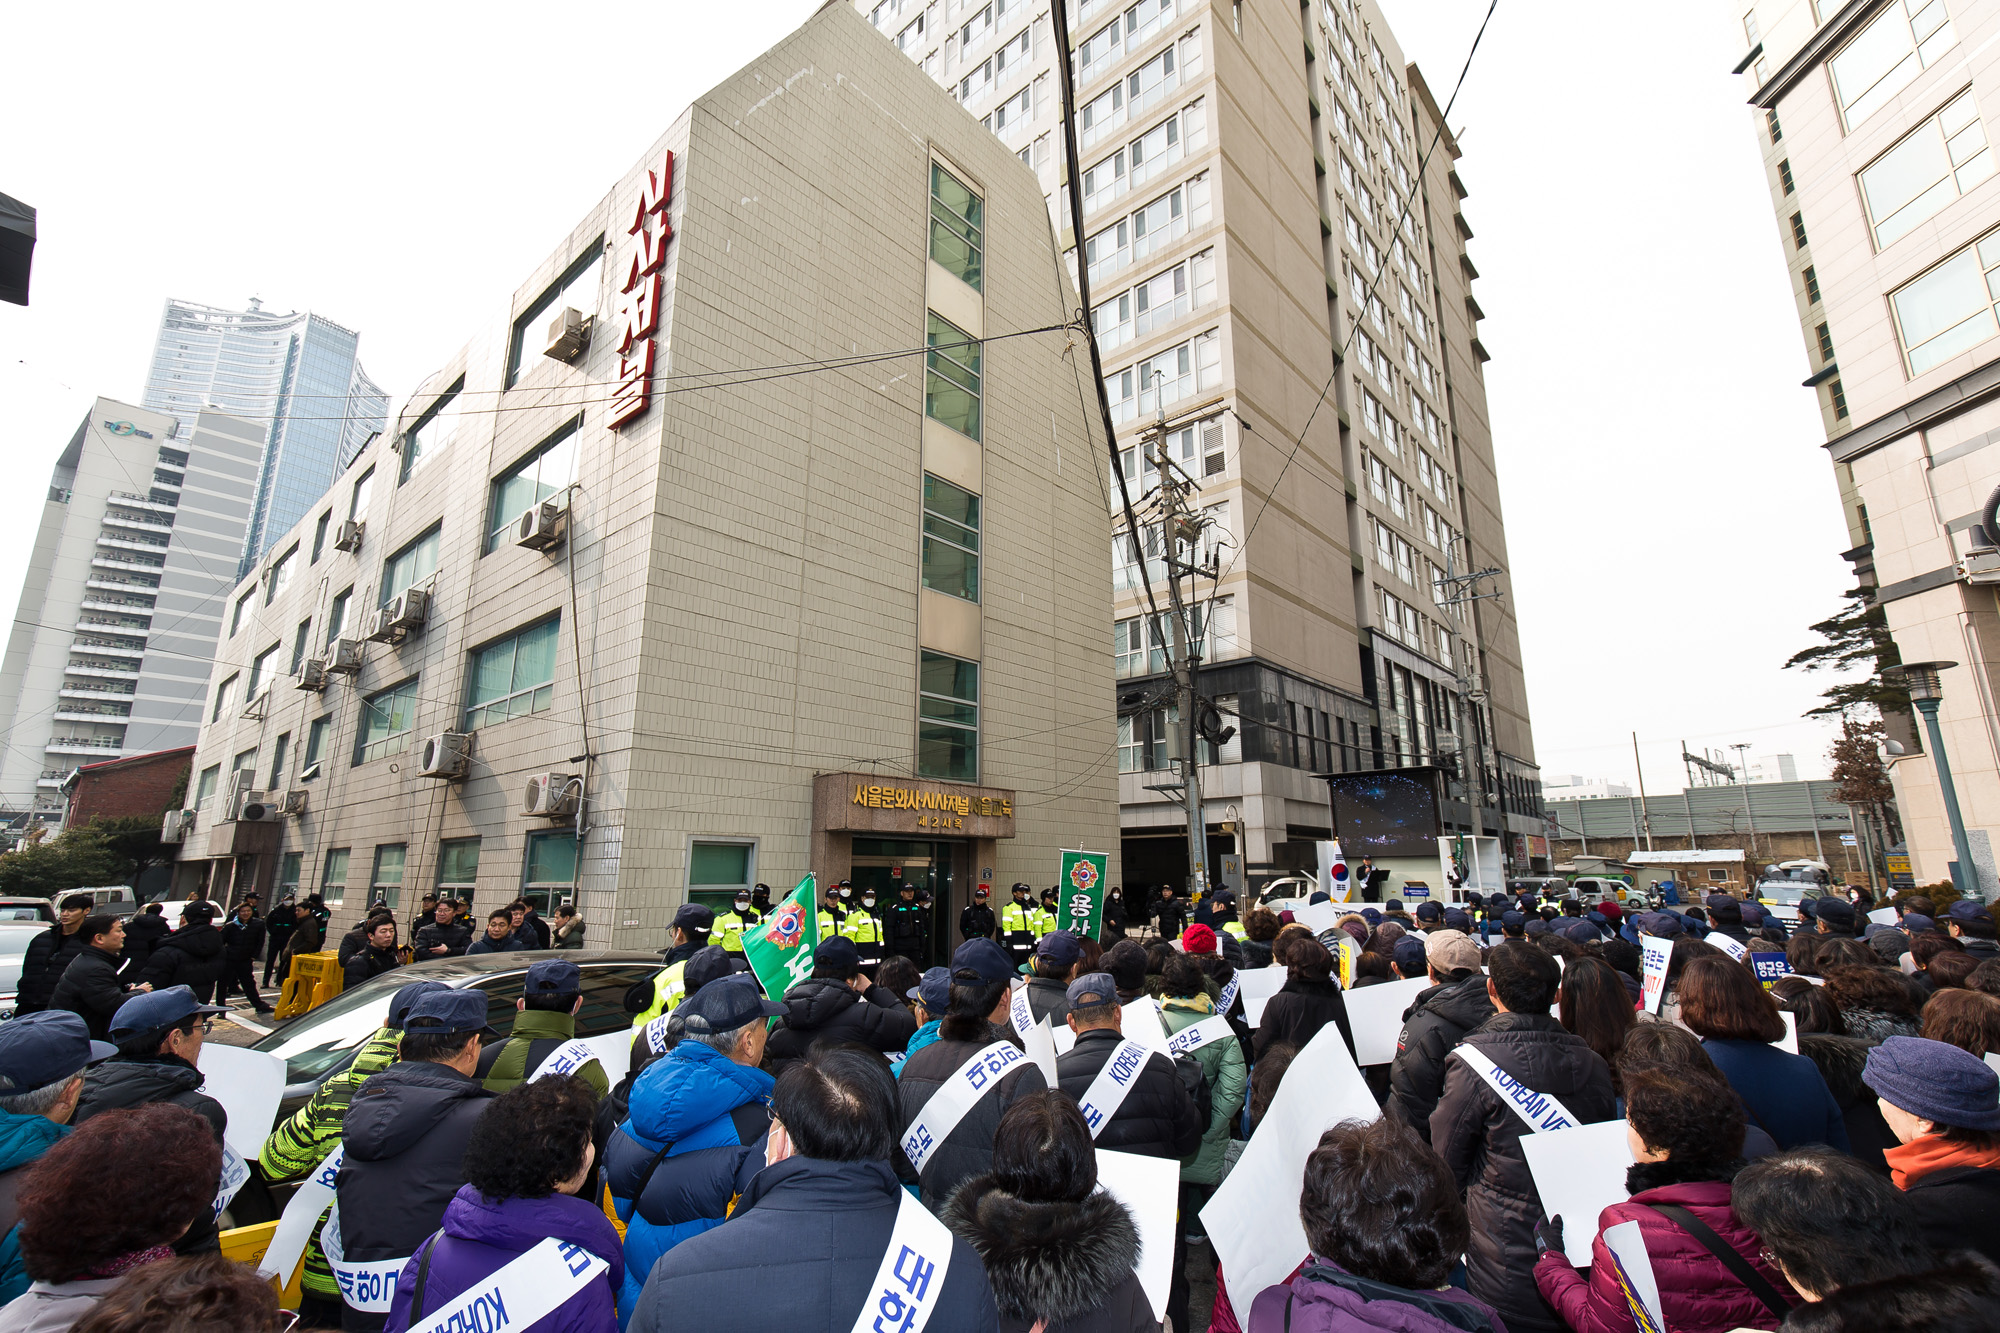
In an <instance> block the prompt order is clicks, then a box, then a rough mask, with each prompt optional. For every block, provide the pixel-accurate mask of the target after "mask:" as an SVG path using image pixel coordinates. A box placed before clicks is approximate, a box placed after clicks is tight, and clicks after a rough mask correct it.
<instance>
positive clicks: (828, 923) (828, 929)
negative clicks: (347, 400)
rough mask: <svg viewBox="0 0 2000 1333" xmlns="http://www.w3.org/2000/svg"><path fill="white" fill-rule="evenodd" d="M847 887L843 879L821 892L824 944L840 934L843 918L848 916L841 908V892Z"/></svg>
mask: <svg viewBox="0 0 2000 1333" xmlns="http://www.w3.org/2000/svg"><path fill="white" fill-rule="evenodd" d="M847 886H848V884H847V881H846V880H844V879H843V880H842V881H840V883H838V884H835V885H832V886H831V887H829V888H824V889H821V890H820V892H819V913H818V916H819V937H820V940H821V941H822V942H824V941H826V940H830V939H832V938H833V937H834V936H835V935H838V934H839V933H840V922H841V918H843V917H845V916H846V915H847V913H846V912H845V911H844V910H842V908H841V906H840V891H841V890H842V889H844V888H846V887H847Z"/></svg>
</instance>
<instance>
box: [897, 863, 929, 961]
mask: <svg viewBox="0 0 2000 1333" xmlns="http://www.w3.org/2000/svg"><path fill="white" fill-rule="evenodd" d="M888 934H889V948H890V951H891V952H893V953H899V954H901V955H903V957H905V958H908V959H910V960H911V961H912V962H914V963H916V965H917V966H918V967H922V966H924V965H925V964H926V963H928V962H929V961H930V953H931V914H930V910H929V908H928V907H927V906H926V905H925V904H923V903H920V902H918V901H917V886H916V885H914V884H912V883H910V882H909V881H908V880H905V881H903V883H902V884H901V885H900V886H899V887H898V888H897V891H896V904H895V906H893V907H891V908H890V909H889V921H888Z"/></svg>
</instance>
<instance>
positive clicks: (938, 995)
mask: <svg viewBox="0 0 2000 1333" xmlns="http://www.w3.org/2000/svg"><path fill="white" fill-rule="evenodd" d="M903 998H904V999H906V1000H908V1001H909V1002H910V1006H911V1009H912V1011H913V1012H914V1013H915V1014H916V1016H917V1018H918V1020H919V1026H918V1028H917V1035H916V1036H914V1037H912V1038H910V1044H909V1045H908V1046H905V1047H904V1048H903V1054H902V1056H901V1057H900V1058H897V1057H894V1056H891V1057H890V1063H891V1064H892V1065H893V1066H894V1068H895V1072H896V1077H897V1078H901V1077H902V1076H903V1064H904V1062H906V1061H907V1060H908V1059H909V1058H910V1057H911V1056H913V1055H915V1054H916V1053H917V1052H918V1051H921V1050H922V1049H923V1048H924V1047H926V1046H928V1045H930V1044H931V1043H932V1042H934V1041H936V1040H937V1039H938V1025H939V1024H941V1023H943V1022H944V1011H945V1010H946V1009H947V1008H949V1007H950V1005H951V969H950V968H948V967H934V968H931V969H930V970H929V971H927V972H925V973H924V975H923V979H922V980H921V981H919V982H918V983H917V984H916V985H914V986H912V987H910V989H909V990H907V991H905V992H903Z"/></svg>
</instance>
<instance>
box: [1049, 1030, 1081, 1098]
mask: <svg viewBox="0 0 2000 1333" xmlns="http://www.w3.org/2000/svg"><path fill="white" fill-rule="evenodd" d="M1049 1033H1050V1035H1051V1036H1053V1037H1054V1038H1055V1039H1056V1054H1057V1055H1068V1054H1069V1053H1070V1052H1071V1051H1073V1050H1075V1049H1076V1033H1074V1032H1072V1031H1070V1026H1069V1024H1067V1023H1064V1024H1063V1025H1062V1026H1061V1027H1058V1028H1051V1029H1049ZM1055 1085H1056V1081H1055V1080H1054V1079H1050V1080H1049V1086H1050V1087H1052V1088H1053V1087H1054V1086H1055Z"/></svg>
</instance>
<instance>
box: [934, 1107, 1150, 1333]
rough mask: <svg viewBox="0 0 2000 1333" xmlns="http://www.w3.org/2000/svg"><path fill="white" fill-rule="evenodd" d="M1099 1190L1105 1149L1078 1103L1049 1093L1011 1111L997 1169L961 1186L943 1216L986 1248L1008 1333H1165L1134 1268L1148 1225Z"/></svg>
mask: <svg viewBox="0 0 2000 1333" xmlns="http://www.w3.org/2000/svg"><path fill="white" fill-rule="evenodd" d="M1096 1186H1097V1152H1096V1149H1095V1148H1094V1147H1093V1146H1092V1144H1091V1141H1090V1129H1089V1127H1088V1126H1086V1125H1085V1124H1084V1123H1083V1116H1082V1115H1081V1114H1080V1113H1079V1112H1078V1111H1077V1109H1076V1103H1075V1102H1073V1101H1071V1100H1070V1099H1069V1098H1068V1097H1066V1096H1063V1095H1062V1094H1060V1093H1053V1092H1041V1093H1036V1094H1034V1095H1033V1096H1029V1097H1023V1098H1022V1099H1021V1100H1020V1101H1018V1102H1015V1103H1014V1105H1013V1106H1011V1107H1009V1108H1008V1111H1007V1114H1006V1115H1004V1116H1002V1117H1001V1119H1000V1132H999V1134H998V1136H997V1137H996V1138H995V1139H994V1142H993V1170H992V1172H991V1173H990V1174H988V1175H983V1176H975V1177H973V1178H972V1179H971V1180H968V1181H966V1182H965V1183H964V1184H963V1185H961V1186H959V1187H958V1190H957V1192H956V1193H954V1194H953V1195H952V1196H951V1200H950V1202H948V1203H947V1204H945V1208H944V1213H943V1215H942V1217H941V1219H940V1220H942V1221H943V1222H944V1224H945V1225H946V1226H948V1227H950V1228H951V1229H952V1230H953V1231H954V1232H956V1233H957V1234H958V1235H959V1236H960V1237H961V1238H963V1239H964V1240H966V1241H967V1242H968V1243H970V1244H971V1246H972V1248H973V1249H975V1250H977V1251H979V1257H980V1259H981V1261H982V1262H984V1264H985V1265H986V1278H987V1281H988V1282H989V1283H991V1284H992V1287H993V1298H994V1302H995V1303H996V1304H997V1305H998V1306H999V1307H1000V1330H1001V1333H1027V1330H1029V1329H1030V1328H1037V1327H1039V1328H1044V1329H1047V1330H1051V1331H1052V1333H1156V1330H1158V1328H1159V1326H1160V1321H1159V1320H1158V1319H1156V1318H1154V1316H1153V1309H1152V1306H1151V1305H1150V1304H1149V1303H1148V1302H1147V1300H1146V1292H1145V1289H1144V1288H1143V1287H1141V1286H1140V1285H1139V1276H1138V1274H1137V1273H1135V1272H1134V1271H1133V1265H1134V1264H1136V1263H1137V1262H1138V1259H1139V1230H1138V1227H1137V1225H1136V1224H1135V1223H1134V1222H1133V1220H1132V1214H1131V1212H1130V1210H1128V1209H1127V1208H1126V1207H1125V1205H1124V1204H1122V1203H1119V1202H1118V1201H1117V1200H1116V1199H1114V1198H1112V1197H1111V1196H1110V1195H1108V1194H1105V1193H1103V1192H1101V1191H1099V1190H1097V1188H1096ZM1038 1321H1039V1322H1038Z"/></svg>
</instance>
